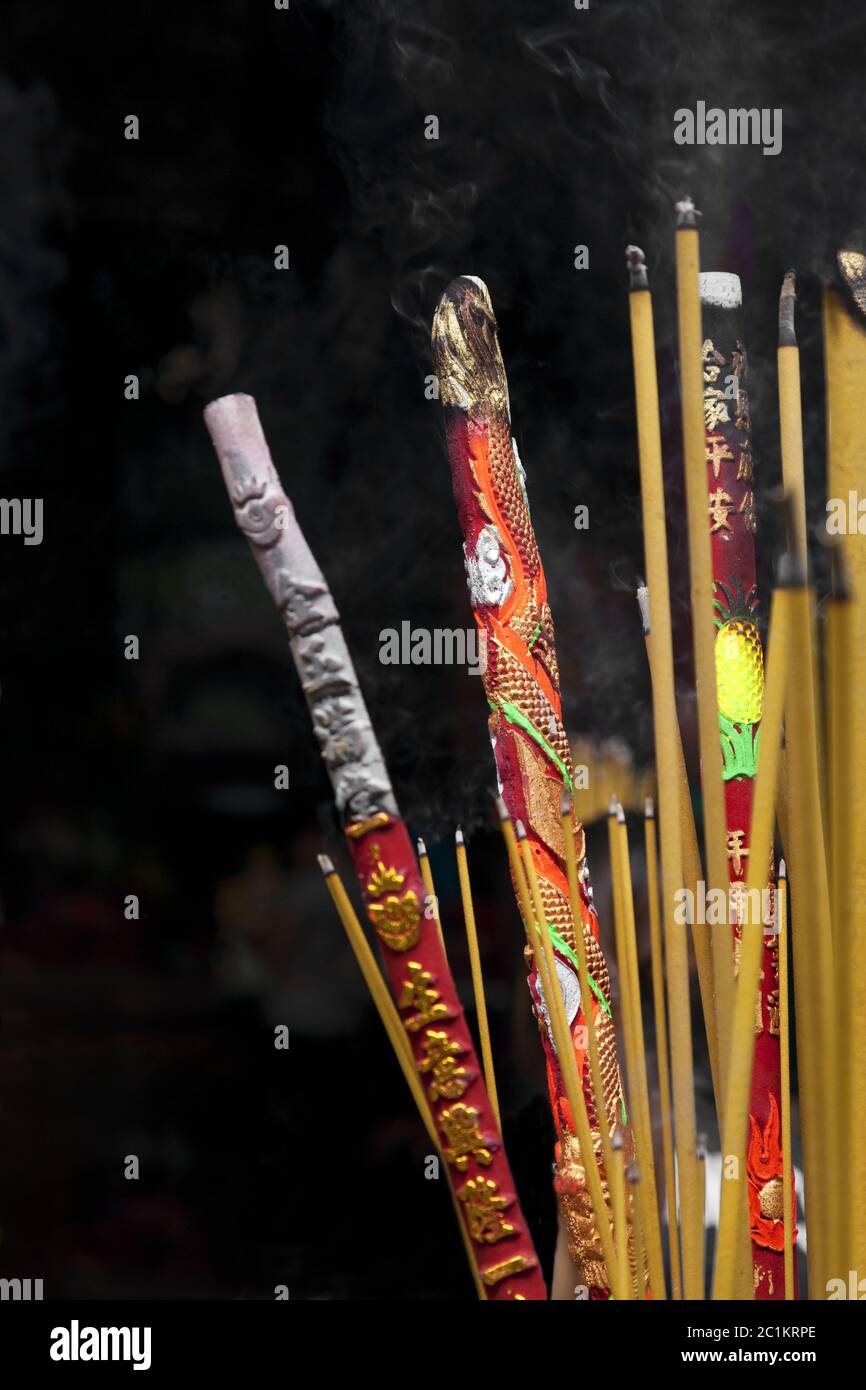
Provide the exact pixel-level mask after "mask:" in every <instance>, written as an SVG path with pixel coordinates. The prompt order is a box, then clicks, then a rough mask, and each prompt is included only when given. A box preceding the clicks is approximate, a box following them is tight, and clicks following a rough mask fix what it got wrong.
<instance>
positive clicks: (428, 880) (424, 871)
mask: <svg viewBox="0 0 866 1390" xmlns="http://www.w3.org/2000/svg"><path fill="white" fill-rule="evenodd" d="M418 868H419V869H420V870H421V881H422V882H423V884H424V890H425V892H426V894H427V905H428V906H429V909H430V911H431V912H432V913H433V920H434V921H435V923H436V930H437V932H438V933H439V944H440V945H441V947H442V950H443V951H444V950H445V937H444V935H443V933H442V921H441V918H440V916H439V899H438V898H437V896H436V885H435V884H434V882H433V870H432V869H431V868H430V856H429V855H428V853H427V846H426V844H425V843H424V841H423V840H422V839H421V837H420V836H419V837H418Z"/></svg>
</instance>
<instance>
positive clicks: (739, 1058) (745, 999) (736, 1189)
mask: <svg viewBox="0 0 866 1390" xmlns="http://www.w3.org/2000/svg"><path fill="white" fill-rule="evenodd" d="M792 594H793V590H791V589H786V588H778V589H776V590H775V591H774V594H773V604H772V611H771V619H770V648H769V661H768V667H767V681H766V687H765V695H764V718H763V730H764V732H763V736H762V738H763V747H762V749H761V763H760V767H759V768H758V775H757V778H756V781H755V794H754V800H753V804H752V824H751V832H750V844H751V848H752V852H751V854H750V857H749V871H748V878H747V897H746V907H745V910H744V912H743V917H744V920H743V922H742V926H741V933H742V935H741V950H740V969H739V976H738V979H737V989H736V998H735V1004H734V1022H733V1029H732V1038H731V1056H730V1059H729V1061H730V1066H729V1069H728V1072H727V1075H728V1085H727V1090H726V1093H725V1112H724V1118H723V1122H722V1173H723V1179H722V1196H721V1206H720V1211H719V1234H718V1241H717V1243H716V1268H715V1278H714V1281H713V1298H714V1299H731V1298H735V1297H736V1281H737V1265H738V1251H739V1249H740V1243H741V1231H740V1221H741V1217H742V1214H743V1205H744V1204H743V1195H744V1190H745V1183H746V1123H747V1117H748V1109H749V1094H750V1090H751V1080H752V1062H753V1058H754V1050H755V1027H754V1016H755V996H756V992H757V989H758V980H759V976H760V969H761V953H762V951H763V946H764V931H763V922H762V920H761V919H762V913H761V910H760V909H758V910H757V911H756V909H755V900H756V895H757V900H758V902H759V903H761V902H762V901H763V897H764V893H765V891H766V889H767V882H768V866H769V863H770V852H771V850H772V846H773V826H774V807H775V800H776V784H777V776H778V768H779V747H780V744H781V734H782V714H783V710H784V707H785V697H786V683H787V680H788V671H789V646H790V641H791V633H792V630H794V607H793V604H792V601H791V598H792ZM756 918H757V920H756Z"/></svg>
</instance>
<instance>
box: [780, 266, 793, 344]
mask: <svg viewBox="0 0 866 1390" xmlns="http://www.w3.org/2000/svg"><path fill="white" fill-rule="evenodd" d="M796 308H797V272H796V271H794V270H788V271H786V272H785V278H784V280H783V281H782V290H781V293H780V295H779V347H796V346H797V331H796V327H795V313H796Z"/></svg>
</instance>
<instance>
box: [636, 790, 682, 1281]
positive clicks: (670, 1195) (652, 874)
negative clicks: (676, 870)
mask: <svg viewBox="0 0 866 1390" xmlns="http://www.w3.org/2000/svg"><path fill="white" fill-rule="evenodd" d="M644 837H645V842H646V862H647V897H648V899H649V930H650V952H651V961H652V984H653V1016H654V1020H655V1037H656V1065H657V1067H658V1074H659V1107H660V1110H661V1124H662V1156H663V1159H664V1169H665V1197H666V1200H667V1208H668V1249H669V1253H670V1262H671V1288H672V1290H673V1296H674V1298H682V1296H683V1287H682V1275H681V1270H680V1243H679V1235H678V1229H677V1184H676V1169H675V1168H674V1137H673V1129H672V1126H671V1092H670V1086H671V1075H670V1064H669V1061H668V1025H667V1017H666V1011H665V986H664V962H663V958H662V937H661V922H660V920H659V870H658V848H657V843H656V823H655V815H654V813H653V803H652V801H650V800H648V801H647V804H646V815H645V818H644Z"/></svg>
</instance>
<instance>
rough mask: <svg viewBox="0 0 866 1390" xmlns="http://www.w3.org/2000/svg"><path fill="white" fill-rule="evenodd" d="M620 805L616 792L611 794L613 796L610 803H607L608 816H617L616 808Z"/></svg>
mask: <svg viewBox="0 0 866 1390" xmlns="http://www.w3.org/2000/svg"><path fill="white" fill-rule="evenodd" d="M618 804H619V803H618V802H617V799H616V793H615V792H611V794H610V801H609V802H608V803H607V814H608V815H609V816H615V815H616V808H617V805H618Z"/></svg>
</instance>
